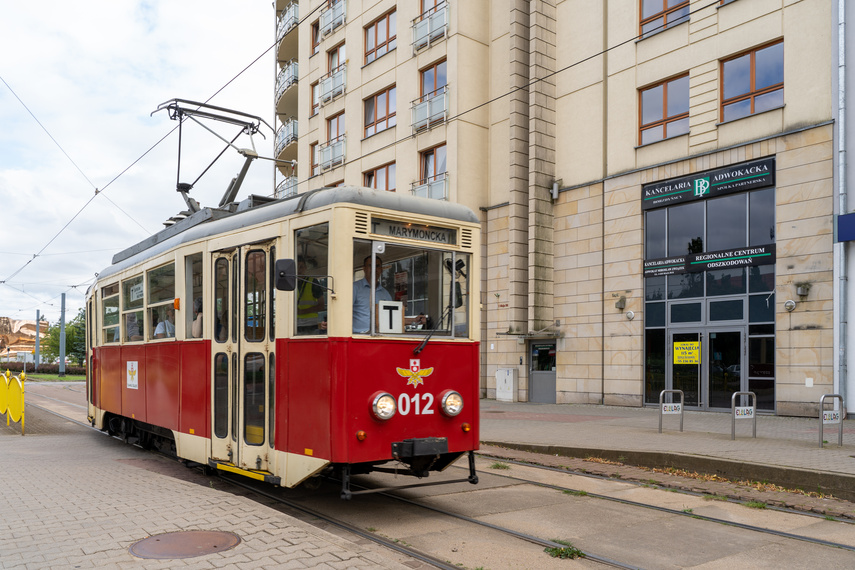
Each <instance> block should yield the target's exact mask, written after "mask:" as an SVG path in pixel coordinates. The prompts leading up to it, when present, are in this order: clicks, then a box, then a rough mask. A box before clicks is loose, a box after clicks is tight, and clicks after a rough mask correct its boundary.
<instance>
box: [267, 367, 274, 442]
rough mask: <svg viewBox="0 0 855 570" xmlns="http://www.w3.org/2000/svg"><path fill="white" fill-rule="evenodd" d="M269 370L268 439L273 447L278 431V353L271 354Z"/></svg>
mask: <svg viewBox="0 0 855 570" xmlns="http://www.w3.org/2000/svg"><path fill="white" fill-rule="evenodd" d="M268 365H269V366H268V371H267V417H268V430H269V432H270V435H269V436H268V437H267V439H268V440H269V442H270V447H273V444H274V437H273V435H274V434H275V433H276V432H275V431H274V428H275V427H276V413H275V412H276V355H275V354H271V355H270V358H269V360H268Z"/></svg>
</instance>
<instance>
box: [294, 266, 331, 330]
mask: <svg viewBox="0 0 855 570" xmlns="http://www.w3.org/2000/svg"><path fill="white" fill-rule="evenodd" d="M297 277H298V278H299V279H298V280H297V334H298V335H304V334H321V331H320V330H319V328H318V325H320V324H321V318H320V315H319V312H320V311H323V310H324V309H325V308H326V304H325V302H324V301H325V299H324V294H323V289H322V287H321V286H320V284H319V283H318V282H317V280H315V279H313V278H311V277H308V276H307V275H306V260H305V259H304V258H303V257H302V256H300V257H298V258H297Z"/></svg>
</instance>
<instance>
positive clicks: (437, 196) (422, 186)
mask: <svg viewBox="0 0 855 570" xmlns="http://www.w3.org/2000/svg"><path fill="white" fill-rule="evenodd" d="M411 192H412V193H413V196H418V197H419V198H433V199H434V200H448V173H447V172H440V173H439V174H437V175H435V176H428V177H427V178H425V179H423V180H419V181H418V182H413V183H412V190H411Z"/></svg>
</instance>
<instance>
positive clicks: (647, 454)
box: [481, 441, 855, 501]
mask: <svg viewBox="0 0 855 570" xmlns="http://www.w3.org/2000/svg"><path fill="white" fill-rule="evenodd" d="M481 443H482V444H484V445H493V446H496V447H505V448H508V449H515V450H518V451H528V452H531V453H539V454H541V455H559V456H562V457H577V458H580V459H584V458H586V457H597V458H600V459H607V460H609V461H617V462H619V463H624V464H626V465H634V466H637V467H650V468H659V469H667V468H669V467H673V468H675V469H685V470H686V471H697V472H699V473H706V474H709V475H719V476H721V477H725V478H727V479H731V480H742V479H747V480H750V481H768V482H769V483H774V484H775V485H780V486H781V487H786V488H791V489H802V490H805V491H818V490H821V491H822V492H823V493H828V494H831V495H833V496H835V497H838V498H840V499H845V500H847V501H855V476H853V475H849V474H846V473H830V472H816V471H808V470H805V469H796V468H794V467H781V466H778V465H763V464H757V463H743V462H739V461H730V460H728V459H720V458H715V457H704V456H698V455H686V454H682V453H666V452H661V451H628V450H613V449H592V448H587V447H565V446H558V445H540V444H533V443H510V442H504V441H482V442H481Z"/></svg>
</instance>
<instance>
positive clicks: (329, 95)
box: [320, 63, 347, 105]
mask: <svg viewBox="0 0 855 570" xmlns="http://www.w3.org/2000/svg"><path fill="white" fill-rule="evenodd" d="M346 83H347V64H346V63H342V64H341V65H339V66H338V67H336V68H335V69H333V70H332V71H330V72H329V73H327V74H326V75H324V76H323V77H322V78H321V80H320V87H321V104H322V105H323V104H324V103H329V102H330V101H332V100H333V99H335V98H336V97H338V96H339V95H342V94H343V93H344V90H345V84H346Z"/></svg>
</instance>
